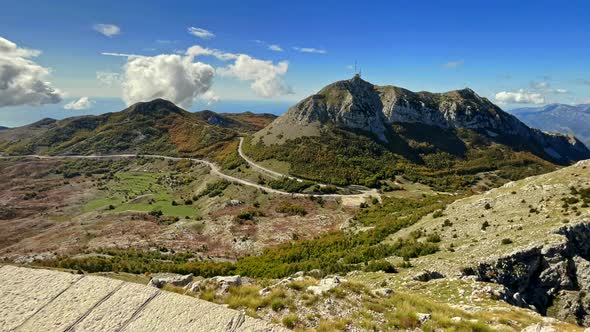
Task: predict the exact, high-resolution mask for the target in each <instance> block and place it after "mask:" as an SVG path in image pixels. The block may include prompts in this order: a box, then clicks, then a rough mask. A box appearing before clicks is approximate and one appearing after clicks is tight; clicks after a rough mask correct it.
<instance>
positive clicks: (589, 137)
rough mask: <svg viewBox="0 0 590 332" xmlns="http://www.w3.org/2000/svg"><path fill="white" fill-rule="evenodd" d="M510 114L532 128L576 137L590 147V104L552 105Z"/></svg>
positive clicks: (512, 111)
mask: <svg viewBox="0 0 590 332" xmlns="http://www.w3.org/2000/svg"><path fill="white" fill-rule="evenodd" d="M510 113H512V114H514V115H516V116H517V117H518V118H519V119H521V120H522V121H523V122H525V123H526V124H528V125H529V126H531V127H535V128H539V129H541V130H544V131H551V132H558V133H564V134H571V135H575V136H576V137H578V138H579V139H580V140H582V141H583V142H585V143H586V145H587V146H590V104H580V105H565V104H551V105H547V106H541V107H529V108H518V109H514V110H511V111H510Z"/></svg>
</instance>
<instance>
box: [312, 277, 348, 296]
mask: <svg viewBox="0 0 590 332" xmlns="http://www.w3.org/2000/svg"><path fill="white" fill-rule="evenodd" d="M344 281H346V280H344V279H340V278H339V277H326V278H324V279H322V280H320V283H319V284H318V285H317V286H309V287H307V290H308V291H310V292H312V293H314V294H315V295H321V294H323V293H325V292H327V291H329V290H330V289H333V288H336V287H338V286H339V285H340V284H341V283H342V282H344Z"/></svg>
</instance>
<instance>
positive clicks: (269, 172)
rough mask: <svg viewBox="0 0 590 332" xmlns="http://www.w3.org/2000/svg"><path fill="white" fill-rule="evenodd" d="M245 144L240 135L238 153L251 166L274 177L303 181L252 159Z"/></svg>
mask: <svg viewBox="0 0 590 332" xmlns="http://www.w3.org/2000/svg"><path fill="white" fill-rule="evenodd" d="M243 144H244V138H243V137H240V144H239V145H238V154H239V155H240V157H242V159H244V160H245V161H246V162H247V163H248V165H250V167H252V168H254V169H256V170H259V171H261V172H262V173H266V174H268V175H270V176H271V177H273V178H282V177H285V178H289V179H291V180H296V181H299V182H303V181H304V180H303V179H300V178H297V177H294V176H291V175H288V174H283V173H279V172H276V171H273V170H272V169H268V168H266V167H264V166H261V165H258V164H257V163H255V162H254V161H253V160H252V159H250V158H249V157H248V156H246V154H245V153H244V150H243V149H242V145H243Z"/></svg>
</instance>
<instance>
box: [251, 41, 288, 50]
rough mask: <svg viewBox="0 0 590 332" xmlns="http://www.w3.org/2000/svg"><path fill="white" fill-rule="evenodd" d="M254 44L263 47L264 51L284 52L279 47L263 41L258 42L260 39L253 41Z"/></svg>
mask: <svg viewBox="0 0 590 332" xmlns="http://www.w3.org/2000/svg"><path fill="white" fill-rule="evenodd" d="M254 42H255V43H256V44H258V45H262V46H264V47H265V48H266V49H268V50H271V51H274V52H282V51H284V50H283V48H282V47H281V45H278V44H269V43H267V42H265V41H264V40H260V39H255V40H254Z"/></svg>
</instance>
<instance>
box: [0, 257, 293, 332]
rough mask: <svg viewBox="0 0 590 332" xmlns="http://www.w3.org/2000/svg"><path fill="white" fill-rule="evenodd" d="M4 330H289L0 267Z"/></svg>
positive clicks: (139, 292)
mask: <svg viewBox="0 0 590 332" xmlns="http://www.w3.org/2000/svg"><path fill="white" fill-rule="evenodd" d="M0 331H43V332H45V331H47V332H51V331H68V332H70V331H101V332H107V331H142V332H143V331H174V332H177V331H178V332H180V331H207V332H209V331H212V332H213V331H224V332H225V331H228V332H229V331H231V332H234V331H235V332H237V331H260V332H263V331H264V332H274V331H277V332H279V331H281V332H282V331H287V330H286V329H284V328H282V327H279V326H275V325H272V324H270V323H268V322H265V321H262V320H259V319H254V318H251V317H247V316H245V315H244V313H242V312H239V311H236V310H232V309H228V308H226V307H224V306H221V305H217V304H214V303H211V302H207V301H203V300H200V299H196V298H194V297H190V296H185V295H180V294H175V293H170V292H165V291H161V290H159V289H156V288H152V287H149V286H144V285H139V284H134V283H128V282H123V281H120V280H114V279H109V278H105V277H97V276H82V275H75V274H70V273H66V272H57V271H50V270H41V269H31V268H24V267H16V266H9V265H6V266H3V267H1V268H0Z"/></svg>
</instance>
